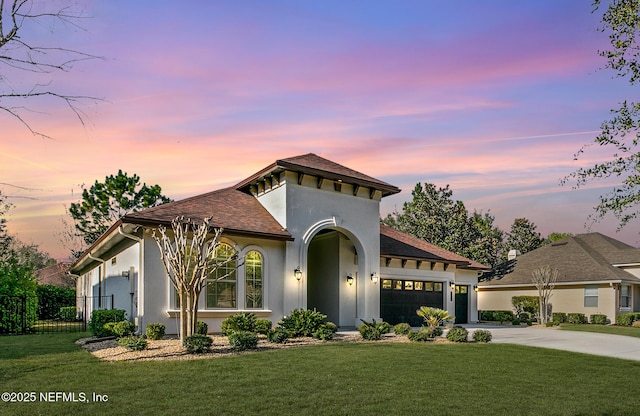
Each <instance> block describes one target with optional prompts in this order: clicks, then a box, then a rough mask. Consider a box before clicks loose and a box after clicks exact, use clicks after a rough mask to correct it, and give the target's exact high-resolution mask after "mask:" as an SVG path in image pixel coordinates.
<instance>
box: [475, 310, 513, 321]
mask: <svg viewBox="0 0 640 416" xmlns="http://www.w3.org/2000/svg"><path fill="white" fill-rule="evenodd" d="M479 312H480V320H481V321H490V322H511V321H513V319H514V316H513V312H512V311H479Z"/></svg>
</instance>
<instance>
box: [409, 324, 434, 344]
mask: <svg viewBox="0 0 640 416" xmlns="http://www.w3.org/2000/svg"><path fill="white" fill-rule="evenodd" d="M407 338H409V341H414V342H426V341H431V340H432V339H433V338H435V337H434V336H433V332H431V331H429V328H427V327H422V328H420V329H418V330H417V331H412V330H409V332H408V333H407Z"/></svg>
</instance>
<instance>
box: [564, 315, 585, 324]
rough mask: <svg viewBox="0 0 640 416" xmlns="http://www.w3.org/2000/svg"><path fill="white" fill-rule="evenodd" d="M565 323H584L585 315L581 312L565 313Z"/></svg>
mask: <svg viewBox="0 0 640 416" xmlns="http://www.w3.org/2000/svg"><path fill="white" fill-rule="evenodd" d="M567 323H569V324H586V323H588V321H587V316H586V315H585V314H583V313H568V314H567Z"/></svg>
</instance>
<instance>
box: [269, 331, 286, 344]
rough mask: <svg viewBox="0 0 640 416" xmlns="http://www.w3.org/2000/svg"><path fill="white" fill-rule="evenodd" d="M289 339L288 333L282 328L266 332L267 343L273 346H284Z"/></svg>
mask: <svg viewBox="0 0 640 416" xmlns="http://www.w3.org/2000/svg"><path fill="white" fill-rule="evenodd" d="M288 339H289V331H287V330H286V329H284V328H282V327H276V328H274V329H272V330H270V331H269V332H267V341H269V342H273V343H275V344H284V343H285V342H287V340H288Z"/></svg>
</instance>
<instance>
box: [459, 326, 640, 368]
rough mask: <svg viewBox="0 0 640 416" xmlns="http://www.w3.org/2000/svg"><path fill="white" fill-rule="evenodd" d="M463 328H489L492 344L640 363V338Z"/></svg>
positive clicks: (543, 329) (534, 330)
mask: <svg viewBox="0 0 640 416" xmlns="http://www.w3.org/2000/svg"><path fill="white" fill-rule="evenodd" d="M463 326H464V327H466V328H467V329H468V330H469V333H472V332H473V330H474V329H479V328H482V329H488V330H489V331H491V335H492V342H495V343H506V344H520V345H529V346H532V347H541V348H553V349H557V350H565V351H573V352H582V353H585V354H593V355H603V356H606V357H614V358H623V359H626V360H635V361H640V338H634V337H625V336H622V335H609V334H596V333H591V332H577V331H563V330H561V329H549V328H539V327H513V326H489V325H474V324H469V325H463Z"/></svg>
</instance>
